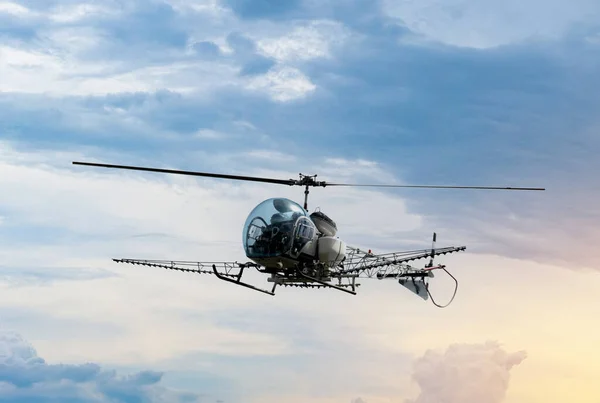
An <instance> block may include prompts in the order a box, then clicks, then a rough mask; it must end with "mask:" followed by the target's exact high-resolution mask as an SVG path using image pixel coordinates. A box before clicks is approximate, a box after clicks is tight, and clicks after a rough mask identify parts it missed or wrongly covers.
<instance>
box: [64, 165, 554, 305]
mask: <svg viewBox="0 0 600 403" xmlns="http://www.w3.org/2000/svg"><path fill="white" fill-rule="evenodd" d="M73 164H74V165H84V166H93V167H103V168H116V169H128V170H136V171H146V172H159V173H168V174H178V175H190V176H202V177H210V178H221V179H231V180H239V181H252V182H263V183H272V184H280V185H288V186H303V187H304V206H303V207H301V206H300V205H299V204H298V203H296V202H294V201H292V200H290V199H287V198H270V199H267V200H264V201H262V202H261V203H259V204H258V205H257V206H256V207H255V208H254V209H253V210H252V211H251V212H250V214H249V215H248V218H247V219H246V222H245V223H244V227H243V232H242V241H243V247H244V251H245V254H246V257H247V258H248V259H249V260H250V261H248V262H245V263H238V262H194V261H174V260H142V259H125V258H120V259H113V261H115V262H117V263H128V264H134V265H145V266H151V267H160V268H165V269H171V270H179V271H184V272H192V273H203V274H214V275H215V276H216V277H217V278H219V279H221V280H224V281H227V282H231V283H233V284H237V285H240V286H243V287H247V288H250V289H253V290H256V291H260V292H263V293H266V294H269V295H275V289H276V287H277V286H278V285H280V286H287V287H289V286H292V287H303V288H331V289H335V290H340V291H343V292H347V293H349V294H353V295H356V288H357V287H358V286H359V285H360V284H358V283H357V282H356V280H357V279H358V278H376V279H380V280H381V279H394V280H398V283H399V284H401V285H402V286H404V287H405V288H406V289H408V290H409V291H411V292H412V293H414V294H416V295H417V296H419V297H421V298H423V299H424V300H428V299H431V301H432V303H433V304H434V305H435V306H437V307H440V308H444V307H446V306H448V305H450V303H451V302H452V301H453V300H454V297H455V296H456V291H457V289H458V281H457V280H456V278H455V277H454V276H452V274H450V272H448V270H446V266H445V265H441V264H438V265H434V258H435V256H437V255H445V254H449V253H455V252H460V251H464V250H466V246H451V247H445V248H436V247H435V242H436V233H434V234H433V244H432V247H431V249H423V250H412V251H404V252H394V253H384V254H373V253H371V250H364V249H359V248H356V247H352V246H348V245H346V243H345V242H344V241H343V240H342V239H340V238H339V237H337V236H336V233H337V225H336V223H335V221H333V220H332V219H331V218H329V217H328V216H327V215H325V214H324V213H323V212H321V211H314V212H313V213H311V214H309V213H308V195H309V192H310V190H309V189H310V188H311V187H327V186H340V187H341V186H346V187H347V186H369V187H389V188H438V189H493V190H545V189H544V188H523V187H491V186H432V185H369V184H362V185H361V184H345V183H329V182H325V181H317V180H316V178H317V175H312V176H309V175H303V174H301V173H300V174H299V179H275V178H262V177H252V176H239V175H225V174H216V173H207V172H194V171H181V170H173V169H160V168H146V167H138V166H127V165H112V164H101V163H91V162H76V161H75V162H73ZM427 258H429V262H428V263H427V264H425V265H424V267H423V268H417V267H414V266H411V265H409V264H408V262H411V261H414V260H419V259H427ZM247 268H254V269H256V270H258V271H259V272H260V273H264V274H268V275H269V277H268V278H267V281H268V282H270V283H273V287H272V289H271V290H266V289H262V288H258V287H256V286H254V285H251V284H248V283H246V282H244V281H242V276H243V274H244V269H247ZM436 270H443V271H444V272H446V273H447V274H448V275H449V276H450V277H451V278H452V280H453V281H454V284H455V286H454V292H453V295H452V297H451V299H450V301H449V302H448V303H447V304H445V305H440V304H438V303H437V302H436V301H435V300H434V299H433V296H432V295H431V293H430V292H429V283H428V279H429V278H433V277H434V274H433V272H434V271H436Z"/></svg>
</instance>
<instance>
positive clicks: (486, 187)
mask: <svg viewBox="0 0 600 403" xmlns="http://www.w3.org/2000/svg"><path fill="white" fill-rule="evenodd" d="M325 186H362V187H386V188H425V189H485V190H546V188H530V187H500V186H437V185H362V184H350V183H326V185H325Z"/></svg>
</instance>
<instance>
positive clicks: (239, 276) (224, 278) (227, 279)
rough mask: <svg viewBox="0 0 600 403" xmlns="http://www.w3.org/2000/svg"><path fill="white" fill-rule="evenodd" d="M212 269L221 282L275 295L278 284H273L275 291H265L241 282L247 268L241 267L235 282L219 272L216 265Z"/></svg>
mask: <svg viewBox="0 0 600 403" xmlns="http://www.w3.org/2000/svg"><path fill="white" fill-rule="evenodd" d="M212 267H213V272H214V273H215V276H217V278H218V279H220V280H223V281H227V282H229V283H233V284H236V285H241V286H242V287H246V288H250V289H251V290H255V291H259V292H263V293H265V294H269V295H275V287H277V284H273V289H272V290H271V291H267V290H263V289H262V288H258V287H256V286H253V285H252V284H248V283H244V282H243V281H241V279H242V275H243V274H244V269H245V266H242V265H240V273H239V274H238V275H237V276H236V279H235V280H234V279H232V278H228V277H225V276H223V275H222V274H221V273H219V272H218V271H217V266H216V265H214V264H213V265H212Z"/></svg>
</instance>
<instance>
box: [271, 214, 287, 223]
mask: <svg viewBox="0 0 600 403" xmlns="http://www.w3.org/2000/svg"><path fill="white" fill-rule="evenodd" d="M283 221H286V219H285V217H284V216H283V214H280V213H275V214H273V215H272V216H271V224H277V223H280V222H283Z"/></svg>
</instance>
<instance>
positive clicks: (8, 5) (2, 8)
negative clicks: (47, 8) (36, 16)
mask: <svg viewBox="0 0 600 403" xmlns="http://www.w3.org/2000/svg"><path fill="white" fill-rule="evenodd" d="M0 13H7V14H12V15H15V16H19V17H22V16H27V15H30V14H31V11H30V10H29V9H28V8H27V7H24V6H22V5H21V4H19V3H14V2H12V1H2V2H0Z"/></svg>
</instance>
